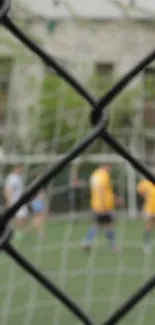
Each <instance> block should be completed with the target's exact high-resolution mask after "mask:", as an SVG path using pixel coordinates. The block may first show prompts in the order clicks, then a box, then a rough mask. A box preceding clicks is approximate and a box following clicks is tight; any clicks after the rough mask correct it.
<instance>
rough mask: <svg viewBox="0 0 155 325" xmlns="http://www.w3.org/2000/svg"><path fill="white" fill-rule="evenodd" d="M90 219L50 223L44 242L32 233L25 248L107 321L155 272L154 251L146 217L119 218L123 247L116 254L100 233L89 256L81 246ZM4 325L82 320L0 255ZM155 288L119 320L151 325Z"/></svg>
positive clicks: (90, 310)
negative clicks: (148, 249) (147, 239)
mask: <svg viewBox="0 0 155 325" xmlns="http://www.w3.org/2000/svg"><path fill="white" fill-rule="evenodd" d="M87 229H88V222H81V221H79V222H77V223H75V224H71V223H68V222H66V221H61V222H60V221H57V222H56V221H49V222H48V223H47V225H46V237H45V240H44V241H43V243H41V242H40V241H39V240H37V239H36V236H35V235H34V234H28V235H27V236H26V237H25V238H24V239H23V241H22V242H21V244H20V251H21V252H22V253H23V254H24V255H25V256H27V257H28V258H29V259H30V260H31V261H32V262H33V263H34V264H35V265H36V266H38V267H39V269H41V270H42V271H43V272H44V273H45V274H47V275H48V276H49V277H50V278H51V279H52V280H53V281H55V283H57V284H58V285H59V286H60V287H61V288H63V289H64V290H65V292H67V293H68V294H69V295H71V296H72V297H73V298H74V300H75V301H77V302H78V303H80V304H81V305H82V306H83V307H84V308H85V309H86V310H87V311H88V313H89V315H90V316H92V317H93V318H94V319H96V320H97V322H98V323H99V322H103V320H105V319H106V318H107V317H108V316H109V315H110V314H111V312H112V311H114V310H115V308H116V307H117V306H119V305H120V303H121V302H123V301H124V300H125V299H126V298H128V297H129V296H130V295H131V294H132V293H133V292H134V291H135V290H136V289H137V288H138V287H139V286H140V285H142V284H143V283H144V281H145V280H147V279H148V278H149V277H150V276H151V275H152V274H153V272H154V271H155V259H154V252H153V253H152V255H150V256H145V255H144V254H143V251H142V233H143V223H142V221H138V220H136V221H126V220H124V221H120V222H119V224H118V227H117V236H118V240H119V243H120V245H121V246H122V251H121V253H120V254H118V255H113V254H112V253H111V252H110V251H109V248H108V245H107V242H106V240H105V239H104V235H103V234H102V233H101V234H100V236H99V239H98V240H97V242H96V243H95V245H94V248H93V250H92V252H91V253H90V254H85V253H83V251H81V249H80V241H81V239H82V238H83V237H84V235H85V233H86V231H87ZM0 270H1V271H0V324H2V325H8V324H12V325H18V324H20V325H32V324H33V325H42V324H53V325H58V324H63V325H71V324H78V323H79V321H78V320H77V319H76V318H75V317H74V316H72V315H71V314H70V312H68V311H67V310H66V309H65V308H64V307H62V305H61V304H60V303H59V302H58V301H56V300H55V298H54V297H52V296H51V295H50V294H49V293H48V292H47V291H46V290H44V289H43V288H41V287H40V285H38V284H37V283H36V282H35V281H34V280H33V279H31V277H30V276H29V275H27V274H26V273H25V272H24V271H23V270H21V269H20V268H19V267H18V266H17V265H15V263H14V262H13V261H12V260H11V259H9V258H8V257H7V256H5V254H4V253H1V256H0ZM154 305H155V294H154V291H152V293H150V294H149V296H148V297H147V298H146V299H145V300H144V301H143V302H142V303H140V304H139V305H138V306H137V307H136V308H134V310H133V311H132V312H130V314H129V315H128V316H127V317H126V318H124V319H123V320H122V321H121V323H120V324H123V325H129V324H131V323H132V324H136V325H145V324H147V325H152V324H153V323H154V318H155V308H154Z"/></svg>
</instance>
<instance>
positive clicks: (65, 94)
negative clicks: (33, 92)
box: [39, 73, 140, 153]
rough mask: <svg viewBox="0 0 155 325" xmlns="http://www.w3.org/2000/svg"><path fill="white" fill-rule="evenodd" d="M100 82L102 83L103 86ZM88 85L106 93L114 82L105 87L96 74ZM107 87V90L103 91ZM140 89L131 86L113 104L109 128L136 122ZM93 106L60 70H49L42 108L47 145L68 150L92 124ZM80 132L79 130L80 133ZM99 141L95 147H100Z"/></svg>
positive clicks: (41, 132) (94, 148)
mask: <svg viewBox="0 0 155 325" xmlns="http://www.w3.org/2000/svg"><path fill="white" fill-rule="evenodd" d="M99 84H100V86H99ZM88 87H89V88H90V89H93V90H94V93H95V95H96V96H97V97H99V96H101V95H103V93H105V92H106V91H107V90H108V89H109V88H110V84H107V85H106V86H105V85H104V87H103V86H102V84H101V83H100V82H99V79H98V77H97V76H96V75H93V76H91V78H90V79H89V80H88ZM103 89H104V91H103ZM139 95H140V92H139V90H138V89H127V90H126V91H124V92H123V93H122V94H121V95H120V96H119V97H118V98H117V100H115V101H114V103H112V105H111V106H110V110H109V112H110V118H109V129H110V130H111V131H115V130H116V129H124V128H129V127H131V126H132V122H133V119H134V116H135V111H136V104H137V100H138V98H139ZM89 114H90V107H89V106H88V105H87V104H86V103H85V101H84V100H83V99H82V98H81V97H80V96H79V95H78V94H77V93H76V92H75V91H74V90H73V89H72V88H71V87H70V86H68V85H67V84H66V83H65V82H64V81H63V80H61V79H60V78H59V76H57V74H55V73H53V74H47V75H46V77H45V80H44V83H43V88H42V98H41V111H40V125H39V127H40V139H42V141H44V142H46V143H47V148H48V150H49V147H51V148H52V147H53V148H55V149H54V150H55V151H56V152H59V153H62V152H65V151H67V150H68V149H69V148H70V147H71V146H73V144H75V142H76V141H77V139H78V138H79V136H81V137H82V136H83V135H84V134H86V133H87V132H86V130H88V129H89V128H90V120H89ZM78 132H79V133H78ZM100 148H101V144H100V143H97V144H96V145H94V147H93V151H95V152H96V151H99V150H100Z"/></svg>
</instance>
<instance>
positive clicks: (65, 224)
mask: <svg viewBox="0 0 155 325" xmlns="http://www.w3.org/2000/svg"><path fill="white" fill-rule="evenodd" d="M55 2H56V3H57V5H59V1H55ZM81 3H82V2H81ZM115 5H119V3H116V1H115ZM60 9H62V11H61V15H62V16H63V10H64V9H65V8H60ZM55 10H57V9H55ZM65 10H69V19H68V14H66V11H65V17H66V15H67V19H66V18H65V19H66V21H65V20H62V21H61V15H60V21H59V19H58V21H57V19H54V18H55V17H57V13H55V15H56V16H54V18H52V19H50V21H48V23H47V19H44V17H41V18H40V15H37V14H36V15H34V16H33V14H32V13H31V21H30V19H28V18H29V17H27V12H26V13H25V11H24V13H23V16H22V19H21V17H20V15H19V17H15V19H17V18H18V20H19V21H18V23H21V20H22V21H24V29H28V32H29V33H31V35H32V36H33V37H34V39H36V41H37V42H40V43H41V45H42V46H43V47H44V48H46V50H47V51H48V52H49V53H52V54H53V55H54V56H55V58H56V61H58V62H61V64H62V65H63V66H64V67H65V68H68V69H69V70H70V71H71V72H72V73H73V74H74V75H75V76H76V77H77V78H79V79H81V80H82V81H83V83H84V84H85V85H86V86H87V87H89V88H90V89H91V90H92V91H93V94H94V96H96V98H98V97H99V96H100V95H103V93H106V91H107V89H109V87H111V86H112V84H113V82H114V81H115V80H117V78H118V75H117V73H118V74H119V69H118V70H117V69H116V66H117V60H118V59H117V60H116V61H115V60H114V59H115V58H114V57H113V56H112V54H113V52H115V51H114V49H113V46H112V48H111V49H110V51H109V50H108V46H107V48H106V46H104V51H101V49H100V46H99V44H100V43H102V40H103V42H104V45H107V44H109V35H110V37H112V38H114V37H115V36H114V35H115V33H116V30H117V31H118V33H120V35H124V31H125V29H127V28H129V27H128V26H129V25H128V24H131V25H132V19H131V21H130V19H129V18H130V17H127V18H128V19H129V20H128V19H127V24H125V22H124V20H123V23H122V22H119V23H118V25H117V26H115V27H117V28H114V26H112V25H111V26H110V25H109V24H108V32H107V33H106V34H104V30H105V29H104V28H105V26H100V22H97V24H96V25H95V27H94V24H93V23H92V22H91V23H90V24H87V22H82V21H81V20H80V19H78V16H77V13H76V12H74V11H72V8H71V7H67V9H65ZM22 12H23V9H22ZM125 13H126V12H125ZM42 18H43V19H42ZM98 24H99V25H98ZM133 25H134V24H133ZM138 26H139V25H138ZM101 27H102V28H101ZM134 27H135V25H134ZM138 28H139V27H138ZM96 29H97V30H98V35H99V39H100V41H99V42H98V41H97V39H96V36H95V35H96ZM132 30H133V29H132ZM38 31H39V32H38ZM101 31H103V34H104V37H103V39H102V33H101ZM133 33H134V32H133ZM105 35H106V36H105ZM4 36H5V37H6V40H7V41H8V40H9V42H12V39H11V38H10V37H9V36H8V34H5V35H4ZM122 37H123V36H122ZM124 38H125V37H123V39H124ZM146 38H147V37H146ZM142 41H143V37H142ZM9 42H8V43H9ZM131 43H132V42H131ZM125 44H126V45H125V46H124V47H125V48H126V46H127V47H129V45H128V44H127V43H125ZM131 45H132V44H131ZM136 45H137V44H136ZM16 46H17V44H16V43H15V44H14V42H13V43H11V45H10V47H11V49H12V51H15V52H13V54H14V56H15V57H17V60H15V61H14V62H13V66H12V75H11V79H10V88H9V89H10V93H9V98H8V110H7V116H6V126H5V128H6V132H3V134H2V137H1V152H0V166H1V175H0V176H1V205H2V206H3V205H5V203H4V199H3V194H2V193H3V184H4V181H5V177H6V175H7V174H8V172H9V171H10V170H11V169H12V166H14V165H18V164H23V166H24V175H23V177H24V180H25V186H27V185H28V184H30V183H31V182H33V181H34V180H35V179H36V178H37V177H39V176H40V175H42V174H43V173H44V172H45V171H46V170H47V169H48V168H49V166H50V165H53V166H54V165H57V163H58V161H60V160H61V159H62V157H64V156H65V154H66V152H68V151H69V150H70V149H71V148H72V147H73V146H75V145H76V144H77V143H78V142H79V141H81V140H82V138H83V137H84V136H85V135H86V134H87V133H88V132H89V130H90V128H91V123H90V107H89V106H88V104H86V103H85V102H84V101H83V100H82V99H81V97H80V96H79V95H77V94H76V93H75V92H74V91H73V90H71V89H70V87H69V86H68V85H67V84H66V83H65V82H64V81H62V80H60V78H59V77H58V75H57V74H56V73H55V72H54V71H53V69H51V68H50V67H49V66H48V65H46V66H45V65H44V64H43V63H42V62H41V61H39V60H38V59H35V56H34V55H33V54H31V55H30V54H29V52H28V51H27V50H22V45H20V46H21V47H20V46H19V47H18V46H17V48H16ZM151 46H152V44H151ZM124 47H123V46H122V48H123V49H124ZM94 48H95V49H94ZM117 48H118V43H117ZM92 49H94V50H92ZM16 51H17V53H16ZM103 52H104V53H103ZM118 53H119V52H118ZM138 53H139V52H138ZM103 54H104V60H103V57H102V56H103ZM138 55H139V54H138ZM141 55H142V53H141ZM125 56H126V57H127V58H126V60H127V64H125V68H124V65H123V64H124V61H123V64H122V66H123V68H122V69H127V68H128V66H130V64H131V62H130V59H129V57H128V56H127V54H126V52H125ZM111 58H113V60H111ZM121 63H122V62H120V65H121ZM115 71H116V76H114V72H115ZM152 71H153V68H150V70H147V71H145V73H144V76H143V75H141V77H140V80H139V79H137V80H136V82H135V83H133V84H131V88H129V89H127V90H126V91H125V92H124V93H123V94H122V95H121V96H120V97H119V98H118V99H117V101H115V102H114V104H113V105H111V107H110V108H109V116H108V130H109V131H110V132H111V134H112V135H113V136H114V137H115V138H116V139H117V140H119V141H120V142H121V143H122V144H123V145H124V146H125V147H126V148H127V149H128V150H129V151H131V152H132V153H133V154H134V155H135V157H136V158H137V159H139V160H140V161H142V162H144V163H147V165H148V167H150V168H154V157H155V151H154V149H155V140H154V135H155V133H154V123H153V119H154V106H153V105H154V96H153V94H154V83H153V80H154V79H153V73H152ZM122 72H124V70H123V71H122ZM122 72H121V73H122ZM4 77H6V75H5V76H4V74H3V76H2V79H3V81H4V79H5V78H4ZM143 77H144V78H143ZM143 80H144V82H143ZM0 85H1V84H0ZM152 85H153V91H152ZM2 86H4V83H2ZM1 88H2V93H3V87H1ZM17 90H18V91H17ZM140 95H141V96H140ZM151 98H152V99H151ZM2 99H3V96H2ZM150 100H152V102H151V103H150ZM146 106H147V110H146ZM148 112H149V113H148ZM144 122H146V125H145V123H144ZM101 163H110V164H112V167H113V168H112V180H113V186H114V189H115V191H116V193H118V195H119V196H120V197H122V198H123V201H124V206H123V207H122V208H121V209H117V211H116V219H117V222H116V235H117V240H118V243H119V246H120V248H121V251H120V253H119V254H118V255H113V254H112V253H111V252H110V251H109V248H108V246H107V242H106V240H105V237H104V230H103V231H101V233H100V235H99V236H98V238H97V239H96V241H95V244H94V247H93V249H92V252H91V253H90V254H85V253H84V252H83V251H82V250H81V241H82V240H83V238H84V236H85V234H86V232H87V230H88V227H89V225H90V224H91V222H92V220H93V215H92V212H91V209H90V188H89V179H90V175H91V173H92V172H93V170H95V168H97V167H98V166H99V165H100V164H101ZM140 177H141V176H140V175H139V174H138V173H136V172H135V170H133V168H131V167H130V165H129V164H128V163H127V162H125V161H124V160H123V159H122V158H120V157H119V156H118V155H116V154H115V153H114V152H113V150H112V149H110V148H109V147H108V146H107V145H106V144H105V143H104V142H103V140H101V141H100V139H98V140H97V141H95V142H94V143H93V145H92V146H91V147H90V148H89V149H87V150H86V152H85V153H84V154H83V155H81V156H79V158H78V159H76V160H73V162H72V163H70V165H68V166H67V167H66V169H64V171H63V172H61V173H60V174H59V175H58V176H57V177H55V178H54V179H53V180H52V182H51V183H49V185H48V187H46V188H45V192H46V199H47V202H48V218H47V221H46V225H45V237H44V239H43V240H41V239H40V238H38V237H37V236H36V234H35V233H34V232H27V233H26V234H25V235H24V237H23V240H22V241H21V242H20V243H16V241H15V239H14V238H13V239H12V240H13V243H14V244H15V246H18V248H20V250H21V251H22V252H23V254H25V256H26V257H28V258H29V260H30V261H32V262H33V263H34V264H35V266H36V267H38V268H39V269H41V270H42V272H43V273H44V274H46V275H47V276H48V277H49V278H51V279H52V280H53V281H54V282H55V283H56V284H57V285H59V287H61V288H62V289H63V290H65V292H67V293H68V294H69V295H71V296H72V297H73V298H74V300H75V301H76V302H77V303H79V304H80V305H82V306H83V307H84V309H85V310H86V311H87V312H88V314H89V315H92V316H93V317H94V319H96V320H97V321H98V323H101V321H103V319H106V318H107V317H108V316H109V315H110V314H111V313H112V311H113V310H114V308H116V307H118V306H119V305H120V304H121V303H122V302H124V301H125V299H127V298H128V297H129V296H130V295H131V294H132V293H133V292H134V291H135V290H136V289H137V288H138V287H139V286H140V285H142V284H143V283H144V281H145V280H147V279H148V277H149V276H150V275H151V274H152V273H153V272H154V269H155V262H154V258H153V254H152V255H151V254H150V255H148V256H146V255H144V253H143V249H142V239H143V228H144V222H143V220H142V218H141V213H140V210H141V203H142V202H140V201H139V197H138V196H137V191H136V187H137V182H138V180H139V179H140ZM31 218H32V216H31V211H30V220H31ZM153 249H155V247H154V246H153ZM0 293H1V294H0V306H1V307H0V322H1V324H2V325H9V324H12V325H16V324H21V325H42V324H43V323H47V324H53V325H61V324H63V325H73V324H74V325H77V324H79V321H77V320H75V318H74V317H73V316H71V314H70V313H69V312H68V311H66V309H65V308H64V307H62V305H61V304H60V303H59V301H57V300H56V299H55V298H54V297H52V298H51V296H50V295H49V294H48V293H47V292H46V291H45V290H44V289H42V288H41V287H40V286H39V285H38V284H37V283H35V282H34V280H33V279H31V278H30V277H29V275H27V274H26V273H25V272H23V270H21V269H20V268H19V267H18V266H17V265H15V264H14V263H13V262H12V261H11V260H10V259H8V258H7V257H6V256H5V255H3V254H1V256H0ZM154 304H155V295H154V293H152V294H150V295H149V296H148V297H147V298H145V300H144V301H143V302H142V303H140V304H139V306H138V307H136V308H135V309H133V311H132V312H131V313H130V314H129V316H127V317H126V318H125V319H124V320H123V321H122V324H123V325H130V324H131V323H133V324H136V325H145V324H147V325H152V324H153V322H154Z"/></svg>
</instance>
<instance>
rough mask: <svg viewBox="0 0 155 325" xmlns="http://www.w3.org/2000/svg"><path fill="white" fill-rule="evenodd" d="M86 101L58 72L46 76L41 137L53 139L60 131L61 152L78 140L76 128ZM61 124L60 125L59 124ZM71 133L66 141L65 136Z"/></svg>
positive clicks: (48, 139)
mask: <svg viewBox="0 0 155 325" xmlns="http://www.w3.org/2000/svg"><path fill="white" fill-rule="evenodd" d="M84 106H85V103H84V101H83V100H82V99H81V97H80V96H79V95H78V94H76V92H75V91H74V90H73V89H71V88H70V87H69V86H68V85H67V84H66V83H65V82H64V81H63V80H61V79H60V78H59V77H58V76H57V75H56V74H48V75H46V77H45V80H44V83H43V88H42V98H41V107H42V110H41V119H40V121H41V122H40V130H41V137H42V139H44V140H45V141H51V140H52V139H53V138H54V137H55V135H56V134H57V132H58V129H59V134H58V136H61V140H62V141H61V142H59V143H58V145H59V152H64V151H65V150H67V149H68V147H70V146H71V145H73V144H74V143H75V141H76V140H77V139H76V137H77V135H76V129H78V128H79V125H77V120H78V121H79V123H80V118H81V117H80V115H81V112H83V109H84ZM58 124H59V125H58ZM56 128H57V130H56ZM69 134H71V136H69V137H68V139H67V141H65V137H66V136H68V135H69Z"/></svg>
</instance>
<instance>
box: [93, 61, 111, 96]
mask: <svg viewBox="0 0 155 325" xmlns="http://www.w3.org/2000/svg"><path fill="white" fill-rule="evenodd" d="M95 70H96V87H97V89H96V90H97V93H98V95H102V94H104V92H106V91H107V90H108V89H109V88H110V87H111V86H112V82H113V65H112V64H111V63H102V62H101V63H100V62H98V63H97V64H96V69H95Z"/></svg>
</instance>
